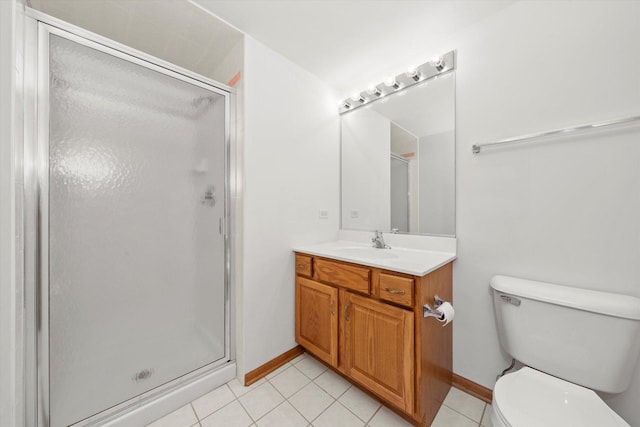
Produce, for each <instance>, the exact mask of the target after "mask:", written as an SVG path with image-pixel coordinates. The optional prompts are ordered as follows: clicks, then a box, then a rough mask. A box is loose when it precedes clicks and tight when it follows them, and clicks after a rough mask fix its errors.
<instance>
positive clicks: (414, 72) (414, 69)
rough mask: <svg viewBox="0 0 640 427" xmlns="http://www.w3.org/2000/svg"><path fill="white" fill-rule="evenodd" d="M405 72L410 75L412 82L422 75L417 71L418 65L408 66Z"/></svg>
mask: <svg viewBox="0 0 640 427" xmlns="http://www.w3.org/2000/svg"><path fill="white" fill-rule="evenodd" d="M405 74H406V75H407V76H408V77H411V78H412V79H413V81H414V82H417V81H418V80H420V78H421V77H422V76H421V75H420V71H418V67H410V68H409V69H408V70H407V72H406V73H405Z"/></svg>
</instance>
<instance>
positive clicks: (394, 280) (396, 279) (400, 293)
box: [379, 273, 413, 307]
mask: <svg viewBox="0 0 640 427" xmlns="http://www.w3.org/2000/svg"><path fill="white" fill-rule="evenodd" d="M379 292H380V299H381V300H384V301H389V302H394V303H396V304H402V305H406V306H409V307H413V279H410V278H408V277H400V276H394V275H392V274H386V273H380V289H379Z"/></svg>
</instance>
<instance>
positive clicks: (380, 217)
mask: <svg viewBox="0 0 640 427" xmlns="http://www.w3.org/2000/svg"><path fill="white" fill-rule="evenodd" d="M341 135H342V147H341V155H342V158H341V159H342V170H341V174H342V228H344V229H346V230H389V229H390V224H391V207H390V203H391V202H390V199H389V194H390V192H391V171H390V168H389V150H390V149H391V122H390V121H389V119H388V118H386V117H384V116H383V115H382V114H380V113H378V112H376V111H374V110H372V109H368V108H362V109H360V110H358V111H355V112H353V113H349V114H345V115H343V116H342V132H341ZM352 211H358V213H357V218H352V217H351V213H352Z"/></svg>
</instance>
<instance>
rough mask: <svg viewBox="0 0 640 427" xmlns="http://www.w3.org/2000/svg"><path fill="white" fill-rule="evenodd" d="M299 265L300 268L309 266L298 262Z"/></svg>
mask: <svg viewBox="0 0 640 427" xmlns="http://www.w3.org/2000/svg"><path fill="white" fill-rule="evenodd" d="M297 267H298V268H307V265H306V264H298V265H297Z"/></svg>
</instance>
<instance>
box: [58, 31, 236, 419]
mask: <svg viewBox="0 0 640 427" xmlns="http://www.w3.org/2000/svg"><path fill="white" fill-rule="evenodd" d="M49 62H50V125H49V127H50V141H49V260H50V261H49V266H50V267H49V319H50V323H49V341H50V344H49V347H50V356H49V359H50V360H49V361H50V417H51V426H54V427H56V426H66V425H69V424H72V423H74V422H77V421H79V420H82V419H85V418H87V417H89V416H91V415H93V414H96V413H98V412H101V411H103V410H105V409H108V408H110V407H112V406H114V405H117V404H118V403H121V402H123V401H126V400H128V399H131V398H132V397H135V396H137V395H139V394H141V393H143V392H146V391H148V390H150V389H153V388H154V387H157V386H159V385H161V384H164V383H166V382H168V381H171V380H172V379H175V378H177V377H180V376H182V375H185V374H187V373H189V372H191V371H193V370H196V369H198V368H201V367H203V366H205V365H207V364H211V363H213V362H215V361H217V360H220V359H222V358H224V357H225V348H224V345H225V286H224V265H225V258H224V256H225V255H224V239H223V235H222V234H221V229H220V221H221V220H222V219H223V217H224V211H225V209H224V204H225V193H224V191H225V190H224V189H225V167H224V165H225V160H224V159H225V151H224V141H225V138H224V131H225V129H224V123H225V102H224V97H223V96H222V95H219V94H217V93H215V92H213V91H209V90H206V89H203V88H201V87H198V86H196V85H194V84H190V83H187V82H185V81H182V80H179V79H176V78H173V77H170V76H167V75H165V74H162V73H159V72H156V71H153V70H151V69H148V68H145V67H142V66H139V65H136V64H134V63H132V62H129V61H125V60H123V59H119V58H117V57H115V56H112V55H109V54H106V53H103V52H100V51H98V50H95V49H92V48H89V47H87V46H84V45H81V44H78V43H75V42H72V41H69V40H67V39H65V38H62V37H58V36H54V35H52V36H51V39H50V61H49Z"/></svg>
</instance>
